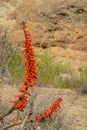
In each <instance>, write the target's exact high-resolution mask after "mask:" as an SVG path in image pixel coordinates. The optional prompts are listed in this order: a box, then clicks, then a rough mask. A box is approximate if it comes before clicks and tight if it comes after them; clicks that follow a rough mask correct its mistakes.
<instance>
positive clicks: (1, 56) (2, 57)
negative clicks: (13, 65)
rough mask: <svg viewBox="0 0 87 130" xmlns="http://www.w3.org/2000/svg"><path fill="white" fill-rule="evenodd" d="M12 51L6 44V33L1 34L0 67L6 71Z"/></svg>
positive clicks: (7, 43)
mask: <svg viewBox="0 0 87 130" xmlns="http://www.w3.org/2000/svg"><path fill="white" fill-rule="evenodd" d="M12 51H13V49H12V47H11V45H10V44H9V42H8V34H7V32H5V33H3V34H2V35H1V37H0V67H2V68H4V69H7V61H8V58H9V57H10V55H11V53H12Z"/></svg>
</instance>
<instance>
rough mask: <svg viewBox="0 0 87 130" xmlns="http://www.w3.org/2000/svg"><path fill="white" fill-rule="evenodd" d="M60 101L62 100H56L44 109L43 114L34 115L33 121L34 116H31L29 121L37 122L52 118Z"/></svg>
mask: <svg viewBox="0 0 87 130" xmlns="http://www.w3.org/2000/svg"><path fill="white" fill-rule="evenodd" d="M62 101H63V100H62V98H58V99H56V101H55V102H54V103H53V104H52V105H51V106H50V107H49V108H48V109H46V110H45V111H44V112H42V113H40V114H36V115H35V119H34V116H32V117H31V120H30V121H33V122H39V121H42V120H44V119H45V120H48V118H52V116H53V115H55V114H56V113H57V112H58V110H59V108H60V106H61V103H62Z"/></svg>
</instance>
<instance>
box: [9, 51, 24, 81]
mask: <svg viewBox="0 0 87 130" xmlns="http://www.w3.org/2000/svg"><path fill="white" fill-rule="evenodd" d="M8 69H9V72H10V74H11V76H12V79H13V80H14V81H21V80H22V79H23V74H24V69H23V60H22V58H21V56H20V55H19V54H17V53H15V52H13V53H12V55H11V56H10V58H9V59H8Z"/></svg>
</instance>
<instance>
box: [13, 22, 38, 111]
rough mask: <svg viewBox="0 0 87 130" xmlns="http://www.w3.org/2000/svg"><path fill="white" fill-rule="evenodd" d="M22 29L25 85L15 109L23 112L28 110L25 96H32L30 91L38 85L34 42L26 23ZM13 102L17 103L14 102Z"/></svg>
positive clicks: (21, 88) (21, 89) (20, 90)
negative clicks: (23, 36) (25, 109)
mask: <svg viewBox="0 0 87 130" xmlns="http://www.w3.org/2000/svg"><path fill="white" fill-rule="evenodd" d="M22 25H23V26H22V29H23V31H24V34H25V40H24V41H23V42H22V43H23V46H22V51H23V60H24V72H25V74H24V81H23V85H22V86H20V88H19V92H20V93H21V94H18V95H15V97H17V98H19V101H18V103H17V104H16V106H15V108H16V109H18V110H20V111H23V109H24V108H26V105H27V100H28V97H26V96H25V95H28V96H31V94H30V92H29V91H28V89H31V90H33V89H34V85H35V84H36V78H37V73H36V64H35V59H34V49H33V48H32V40H31V36H30V33H29V31H28V30H27V26H26V23H25V22H22ZM11 102H15V101H12V100H11Z"/></svg>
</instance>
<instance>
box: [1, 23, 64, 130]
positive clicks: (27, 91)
mask: <svg viewBox="0 0 87 130" xmlns="http://www.w3.org/2000/svg"><path fill="white" fill-rule="evenodd" d="M22 29H23V31H24V34H25V40H24V41H23V42H22V51H23V60H24V80H23V83H22V85H21V86H20V87H19V94H17V95H14V97H15V99H13V100H10V102H11V103H12V104H13V105H12V106H11V107H10V108H9V109H8V110H7V111H4V112H2V111H1V113H0V121H1V126H2V128H1V129H2V130H6V129H8V128H10V127H13V128H14V130H16V128H15V126H16V125H19V124H22V125H21V126H23V124H24V123H25V122H26V121H25V119H26V118H25V117H24V120H23V121H21V122H17V121H18V114H17V116H16V119H15V122H14V123H13V124H10V125H8V126H4V119H5V117H7V116H8V115H9V114H10V113H12V112H13V111H14V110H17V111H18V112H19V111H21V112H23V111H25V109H26V107H27V103H28V98H29V97H30V96H31V95H32V94H31V92H32V91H33V90H34V86H35V85H36V79H37V72H36V63H35V59H34V49H33V47H32V40H31V36H30V33H29V31H28V29H27V26H26V23H25V22H22ZM61 103H62V98H58V99H56V101H54V103H53V104H52V105H51V106H50V107H49V108H48V109H46V110H45V111H44V112H41V113H36V114H33V113H31V114H30V115H31V117H30V119H29V123H32V124H33V126H32V128H30V129H32V130H34V129H36V127H37V125H38V123H39V122H41V121H42V120H48V119H49V118H52V116H53V115H55V114H56V113H57V111H58V110H59V108H60V106H61ZM0 104H1V97H0ZM1 109H2V108H1V106H0V110H1ZM27 120H28V119H27ZM21 129H22V130H23V127H20V130H21Z"/></svg>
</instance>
